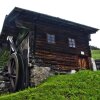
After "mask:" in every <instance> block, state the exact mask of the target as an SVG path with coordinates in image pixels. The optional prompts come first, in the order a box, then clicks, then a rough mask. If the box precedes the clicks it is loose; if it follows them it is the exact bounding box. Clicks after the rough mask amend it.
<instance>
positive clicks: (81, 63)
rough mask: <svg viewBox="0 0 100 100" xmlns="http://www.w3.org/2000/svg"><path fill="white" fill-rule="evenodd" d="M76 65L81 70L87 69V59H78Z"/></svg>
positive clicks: (81, 57) (82, 57) (83, 57)
mask: <svg viewBox="0 0 100 100" xmlns="http://www.w3.org/2000/svg"><path fill="white" fill-rule="evenodd" d="M78 65H79V67H80V68H81V69H87V68H88V67H89V63H88V57H85V56H80V57H79V58H78Z"/></svg>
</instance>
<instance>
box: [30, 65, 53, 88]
mask: <svg viewBox="0 0 100 100" xmlns="http://www.w3.org/2000/svg"><path fill="white" fill-rule="evenodd" d="M52 74H53V73H51V69H50V67H38V66H34V68H32V70H31V76H30V78H31V83H32V84H33V85H34V86H37V85H38V84H40V83H41V82H42V81H44V80H45V79H47V77H49V76H50V75H52Z"/></svg>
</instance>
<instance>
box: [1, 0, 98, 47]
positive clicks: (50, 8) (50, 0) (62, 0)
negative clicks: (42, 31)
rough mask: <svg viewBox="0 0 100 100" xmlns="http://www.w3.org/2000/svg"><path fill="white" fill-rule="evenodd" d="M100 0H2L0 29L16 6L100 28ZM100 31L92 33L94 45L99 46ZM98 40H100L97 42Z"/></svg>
mask: <svg viewBox="0 0 100 100" xmlns="http://www.w3.org/2000/svg"><path fill="white" fill-rule="evenodd" d="M99 2H100V1H99V0H0V29H1V28H2V24H3V20H4V17H5V15H6V14H8V13H9V12H10V11H11V10H12V9H13V8H14V7H15V6H17V7H21V8H25V9H29V10H32V11H36V12H41V13H45V14H49V15H52V16H56V17H60V18H63V19H66V20H71V21H74V22H77V23H81V24H85V25H88V26H92V27H96V28H100V14H99V13H100V11H99V9H100V3H99ZM98 37H100V32H98V34H95V35H92V42H91V44H92V45H96V46H99V47H100V45H99V42H100V40H99V39H98ZM97 40H99V41H98V42H97Z"/></svg>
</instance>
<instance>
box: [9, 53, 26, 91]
mask: <svg viewBox="0 0 100 100" xmlns="http://www.w3.org/2000/svg"><path fill="white" fill-rule="evenodd" d="M23 66H24V64H23V60H22V57H21V55H19V54H16V53H12V54H11V55H10V59H9V63H8V73H9V79H10V83H11V91H18V90H20V89H22V88H23V86H24V81H23V80H24V69H23V68H24V67H23Z"/></svg>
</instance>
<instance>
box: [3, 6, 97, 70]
mask: <svg viewBox="0 0 100 100" xmlns="http://www.w3.org/2000/svg"><path fill="white" fill-rule="evenodd" d="M97 30H98V29H96V28H93V27H89V26H85V25H81V24H78V23H75V22H71V21H67V20H63V19H60V18H56V17H52V16H48V15H45V14H41V13H37V12H33V11H29V10H25V9H21V8H17V7H16V8H14V9H13V11H12V12H11V13H10V14H9V15H7V16H6V18H5V21H4V25H3V28H2V35H3V36H5V37H7V36H13V39H14V43H15V45H16V46H17V47H19V46H20V49H21V50H23V49H24V47H25V45H26V44H27V46H26V49H27V52H26V56H27V55H28V56H27V57H26V58H27V59H28V61H27V65H29V63H30V62H31V61H30V59H36V63H38V65H40V66H44V67H51V69H52V70H57V71H67V70H72V69H76V70H78V69H91V51H90V46H89V41H90V35H91V34H94V33H96V31H97ZM26 33H28V35H26V37H25V38H23V39H22V41H20V38H22V37H23V36H24V35H25V34H26ZM26 38H27V39H26ZM25 39H26V42H25V41H24V40H25ZM23 41H24V43H23ZM18 45H19V46H18Z"/></svg>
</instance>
